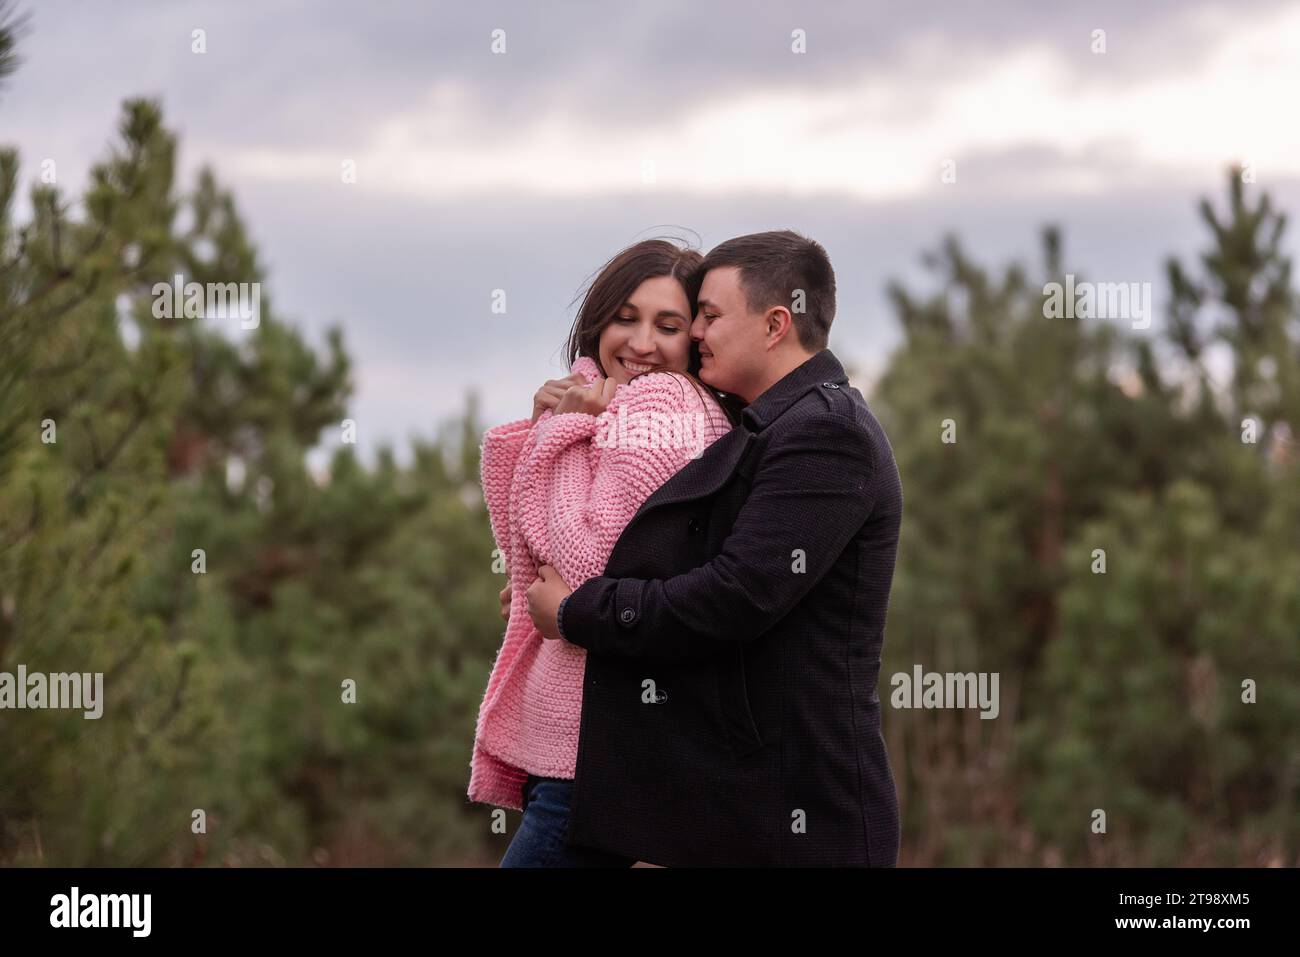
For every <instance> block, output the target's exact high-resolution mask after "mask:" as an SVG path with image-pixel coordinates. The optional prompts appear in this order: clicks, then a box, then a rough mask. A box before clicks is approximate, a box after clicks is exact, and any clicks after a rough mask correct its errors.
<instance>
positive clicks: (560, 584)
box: [528, 565, 573, 638]
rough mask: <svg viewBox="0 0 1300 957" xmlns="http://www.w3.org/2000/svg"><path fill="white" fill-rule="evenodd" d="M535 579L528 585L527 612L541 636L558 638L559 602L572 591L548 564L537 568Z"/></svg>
mask: <svg viewBox="0 0 1300 957" xmlns="http://www.w3.org/2000/svg"><path fill="white" fill-rule="evenodd" d="M537 575H538V578H537V581H535V582H533V583H532V584H531V585H529V586H528V614H529V615H531V616H532V619H533V624H534V625H536V626H537V630H538V631H539V632H541V633H542V637H543V638H559V637H560V625H559V622H558V621H557V620H556V618H557V615H558V614H559V611H560V602H562V601H563V600H564V596H565V595H567V594H569V593H570V592H572V591H573V589H572V588H570V587H569V586H568V585H566V584H565V583H564V579H563V578H561V577H560V573H559V572H557V571H556V570H555V569H554V568H552V567H551V566H550V565H543V566H542V567H541V568H539V569H537Z"/></svg>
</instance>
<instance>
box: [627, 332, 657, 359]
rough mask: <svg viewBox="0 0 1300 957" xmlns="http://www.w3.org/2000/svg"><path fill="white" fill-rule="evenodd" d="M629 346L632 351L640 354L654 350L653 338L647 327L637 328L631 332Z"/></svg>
mask: <svg viewBox="0 0 1300 957" xmlns="http://www.w3.org/2000/svg"><path fill="white" fill-rule="evenodd" d="M631 346H632V349H633V351H634V352H639V353H641V354H642V355H646V354H648V353H651V352H654V351H655V339H654V335H653V333H651V331H650V330H649V329H646V328H639V329H637V330H636V332H634V333H633V334H632V342H631Z"/></svg>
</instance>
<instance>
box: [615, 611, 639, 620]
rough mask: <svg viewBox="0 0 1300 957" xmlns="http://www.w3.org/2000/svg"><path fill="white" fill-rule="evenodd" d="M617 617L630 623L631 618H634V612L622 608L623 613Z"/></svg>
mask: <svg viewBox="0 0 1300 957" xmlns="http://www.w3.org/2000/svg"><path fill="white" fill-rule="evenodd" d="M619 617H620V618H622V619H623V621H624V622H630V621H631V620H632V619H633V618H635V617H636V612H634V611H633V610H632V609H631V608H624V609H623V613H622V614H621V615H619Z"/></svg>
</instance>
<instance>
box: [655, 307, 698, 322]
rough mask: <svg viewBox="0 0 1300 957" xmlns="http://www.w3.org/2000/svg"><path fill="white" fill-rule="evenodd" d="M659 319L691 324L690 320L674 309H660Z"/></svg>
mask: <svg viewBox="0 0 1300 957" xmlns="http://www.w3.org/2000/svg"><path fill="white" fill-rule="evenodd" d="M657 318H659V319H680V320H681V321H682V322H690V320H689V319H687V318H686V317H685V316H683V315H682V314H681V313H680V312H677V311H676V310H673V309H660V310H659V313H658V315H657Z"/></svg>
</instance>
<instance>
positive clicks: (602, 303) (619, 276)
mask: <svg viewBox="0 0 1300 957" xmlns="http://www.w3.org/2000/svg"><path fill="white" fill-rule="evenodd" d="M703 261H704V257H703V256H702V255H701V254H700V253H699V251H698V250H695V249H690V248H689V247H685V246H679V245H677V244H676V243H674V242H671V241H669V240H666V239H646V240H643V241H642V242H639V243H636V244H634V245H632V246H629V247H627V249H624V250H623V251H622V252H620V253H617V254H616V255H615V256H614V257H613V258H612V259H610V260H609V262H607V263H605V265H603V266H602V267H601V268H600V270H599V272H598V273H597V274H596V277H595V278H594V279H593V280H592V281H591V283H590V284H589V285H588V286H587V288H586V292H585V293H579V295H580V296H581V297H582V305H581V306H579V307H578V314H577V316H576V317H575V318H574V320H573V328H572V329H571V330H570V331H569V341H568V344H567V347H566V351H567V353H568V361H569V368H572V367H573V363H574V361H575V360H576V359H577V358H578V357H579V356H586V357H587V358H589V359H591V360H592V361H593V362H595V363H596V366H597V367H598V368H600V371H601V373H602V374H604V375H608V374H609V373H608V372H607V371H606V370H605V368H604V367H603V366H601V364H600V334H601V333H602V332H604V331H605V327H606V326H607V325H609V324H610V323H611V322H613V321H614V317H615V316H616V315H618V311H619V310H620V309H622V308H623V305H624V304H625V303H626V302H627V301H628V299H629V298H631V296H632V294H633V293H634V292H636V290H637V287H639V286H640V285H641V283H643V282H645V281H646V280H647V279H654V278H656V277H658V276H671V277H672V278H674V279H676V280H677V281H678V282H679V283H681V286H682V290H683V291H684V292H685V293H686V298H687V300H688V302H689V303H690V314H691V315H692V316H694V315H695V309H696V299H697V298H698V294H699V287H700V283H699V281H698V277H697V276H696V273H697V271H698V270H699V268H700V263H701V262H703ZM699 372H700V348H699V346H698V345H697V344H696V343H695V342H694V341H692V342H691V347H690V352H689V354H688V358H687V360H686V373H685V375H686V377H687V378H688V379H690V380H691V382H692V383H694V385H695V389H696V391H697V392H699V391H701V390H704V391H707V392H708V393H709V395H711V396H712V397H713V398H714V399H715V400H716V401H717V403H718V405H719V406H721V407H722V411H723V413H724V414H725V415H726V416H727V420H728V421H729V422H730V423H731V424H732V425H735V424H736V423H737V422H739V421H740V410H741V409H742V408H744V401H743V400H741V399H740V398H739V397H737V396H733V395H728V394H727V393H725V392H719V391H718V390H717V389H715V388H713V387H712V386H711V385H709V384H708V383H705V382H701V381H700V378H699ZM641 374H642V375H649V374H650V373H648V372H646V373H641ZM633 378H636V377H635V376H634V377H633Z"/></svg>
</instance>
